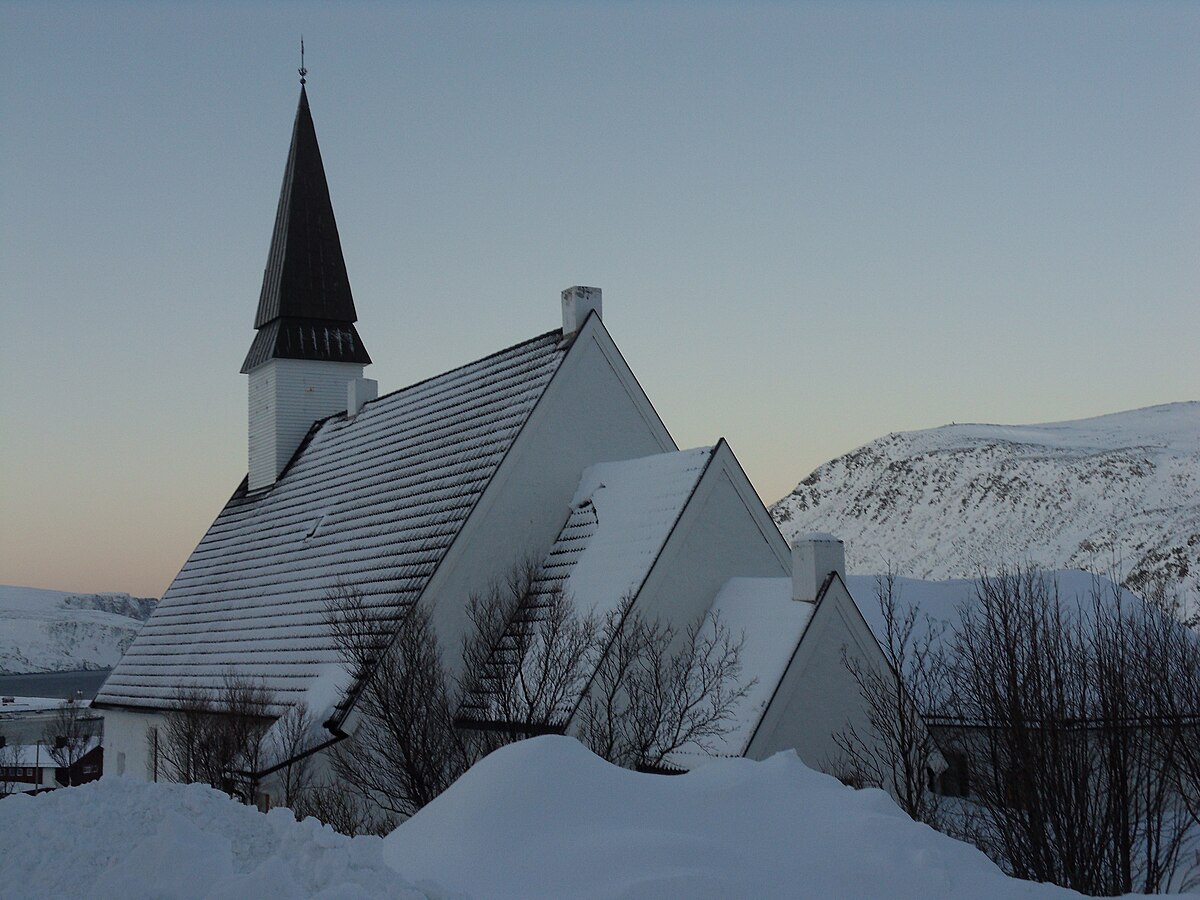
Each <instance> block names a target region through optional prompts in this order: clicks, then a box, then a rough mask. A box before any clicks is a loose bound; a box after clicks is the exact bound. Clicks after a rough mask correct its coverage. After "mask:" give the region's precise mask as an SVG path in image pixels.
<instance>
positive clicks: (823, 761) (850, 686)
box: [746, 578, 887, 771]
mask: <svg viewBox="0 0 1200 900" xmlns="http://www.w3.org/2000/svg"><path fill="white" fill-rule="evenodd" d="M843 647H845V648H846V650H847V652H848V653H849V654H851V655H852V656H854V657H856V658H858V659H860V660H862V661H864V662H866V663H868V664H870V665H875V666H883V667H886V665H887V663H886V661H885V660H884V658H883V654H882V651H881V650H880V649H879V645H878V644H877V643H876V641H875V637H874V635H872V634H871V631H870V629H869V628H868V627H867V625H866V623H865V622H864V621H863V619H862V616H861V615H860V614H859V612H858V609H857V607H855V605H854V601H853V599H851V597H850V594H849V592H848V591H847V590H846V588H845V585H843V584H842V582H841V580H840V579H838V578H835V579H834V580H833V582H832V584H830V586H829V590H828V592H827V593H826V595H825V597H824V598H823V599H822V601H821V603H820V605H818V607H817V609H816V611H815V612H814V613H813V617H812V620H811V621H810V622H809V626H808V629H807V630H806V631H805V633H804V637H803V639H802V640H801V643H800V647H799V649H798V650H797V652H796V655H795V657H794V658H793V659H792V663H791V665H790V666H789V667H788V670H787V672H786V673H785V675H784V677H783V680H782V682H781V684H780V688H779V690H778V692H777V693H776V695H775V699H774V701H773V702H772V703H771V706H770V707H769V708H768V709H767V711H766V713H765V715H764V716H763V719H762V723H761V724H760V725H759V728H758V732H757V733H756V734H755V736H754V739H753V740H752V741H751V743H750V749H749V751H748V752H747V754H746V755H747V756H749V757H750V758H751V759H766V758H767V757H768V756H770V755H772V754H773V753H777V752H779V751H780V750H786V749H789V748H795V750H796V752H797V753H798V754H799V756H800V758H801V759H802V760H804V762H805V763H807V764H808V765H809V766H811V767H812V768H814V769H821V770H822V771H829V770H830V768H831V766H832V765H833V764H834V763H835V762H836V760H837V759H838V757H839V755H840V751H839V750H838V748H837V746H836V745H835V744H834V743H833V734H834V733H835V732H838V731H841V730H843V729H844V728H845V727H846V725H847V723H848V722H853V723H854V725H855V726H856V727H857V728H858V730H859V732H860V733H861V734H863V735H868V734H870V733H871V728H870V723H869V721H868V718H867V710H866V707H865V704H864V703H863V700H862V698H861V697H860V696H859V692H858V685H857V683H856V682H855V681H854V678H853V676H852V675H851V674H850V672H849V670H847V668H846V666H845V664H844V663H843V662H842V648H843Z"/></svg>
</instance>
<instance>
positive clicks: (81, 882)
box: [0, 776, 428, 900]
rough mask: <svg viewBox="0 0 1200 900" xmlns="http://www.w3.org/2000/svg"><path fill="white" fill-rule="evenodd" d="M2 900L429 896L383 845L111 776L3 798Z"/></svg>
mask: <svg viewBox="0 0 1200 900" xmlns="http://www.w3.org/2000/svg"><path fill="white" fill-rule="evenodd" d="M0 834H2V835H4V849H3V852H2V853H0V895H2V896H3V897H5V898H6V900H21V898H30V900H32V898H39V900H43V898H47V897H55V898H61V900H69V898H75V897H79V898H83V897H87V898H97V900H102V898H118V897H119V898H127V897H159V898H177V900H185V898H202V897H212V898H216V897H225V898H234V897H254V898H262V900H273V898H299V897H319V898H326V900H357V898H368V897H371V898H374V897H400V898H414V900H415V898H423V897H426V896H428V895H427V894H425V893H422V892H420V891H417V890H416V889H415V888H413V887H412V886H411V885H409V884H407V883H406V882H405V881H404V880H403V879H401V878H400V877H399V876H398V875H397V874H396V873H395V872H394V871H393V870H392V869H390V868H388V867H387V866H386V865H385V864H384V862H383V858H382V853H381V850H382V848H383V840H382V839H381V838H376V837H357V838H353V839H351V838H348V837H345V836H343V835H340V834H338V833H336V832H335V831H333V830H332V829H331V828H328V827H326V826H323V825H321V824H319V823H318V822H317V821H316V820H315V819H306V820H305V821H303V822H296V821H295V819H294V818H293V817H292V814H291V813H290V812H288V811H287V810H282V809H280V810H273V811H272V812H271V813H269V814H268V815H265V816H264V815H263V814H262V813H260V812H258V811H257V810H256V809H252V808H250V807H247V806H242V805H240V804H238V803H235V802H234V801H233V800H230V799H229V798H228V797H226V796H225V795H224V794H222V793H219V792H218V791H214V790H212V789H211V788H207V787H201V786H199V785H173V784H172V785H166V784H147V783H141V782H135V781H131V780H128V779H124V778H114V777H112V776H105V777H104V778H103V779H101V780H100V781H98V782H95V783H94V784H90V785H85V786H83V787H77V788H69V789H65V790H59V791H54V792H52V793H49V794H42V795H40V796H37V797H26V796H13V797H6V798H5V799H3V800H0Z"/></svg>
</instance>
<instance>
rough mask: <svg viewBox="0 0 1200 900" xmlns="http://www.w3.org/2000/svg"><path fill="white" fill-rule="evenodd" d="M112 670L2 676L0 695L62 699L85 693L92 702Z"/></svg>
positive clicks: (0, 679)
mask: <svg viewBox="0 0 1200 900" xmlns="http://www.w3.org/2000/svg"><path fill="white" fill-rule="evenodd" d="M111 671H112V669H90V670H88V671H85V672H45V673H42V674H39V675H0V694H3V695H4V696H5V697H61V698H62V699H64V700H65V699H67V698H68V697H73V696H75V692H76V691H81V692H82V693H83V699H85V700H91V699H92V698H93V697H95V696H96V692H97V691H99V690H100V685H102V684H104V679H105V678H107V677H108V673H109V672H111Z"/></svg>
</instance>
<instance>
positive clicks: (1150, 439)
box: [771, 401, 1200, 610]
mask: <svg viewBox="0 0 1200 900" xmlns="http://www.w3.org/2000/svg"><path fill="white" fill-rule="evenodd" d="M771 513H772V515H773V516H774V517H775V521H776V522H777V523H778V524H779V527H780V529H781V530H782V531H783V533H784V535H785V536H786V537H788V538H791V537H794V536H795V535H797V534H800V533H803V532H807V531H830V532H833V533H835V534H837V535H838V536H839V537H841V538H842V539H843V540H844V541H845V542H846V564H847V567H848V568H849V570H850V571H853V572H861V573H868V572H880V571H883V570H884V569H886V568H887V566H888V565H889V564H891V565H892V566H893V567H894V568H896V570H897V571H898V572H899V573H900V574H902V575H907V576H912V577H916V578H927V579H946V578H965V577H971V576H974V575H976V574H978V571H979V569H980V568H981V567H986V568H995V567H996V566H997V565H999V564H1001V563H1009V564H1011V563H1031V564H1034V565H1037V566H1042V567H1045V568H1052V569H1069V568H1083V569H1088V570H1091V571H1098V572H1108V571H1111V570H1112V568H1113V566H1114V563H1115V565H1116V567H1117V569H1118V571H1119V573H1120V574H1121V575H1122V576H1123V577H1124V580H1125V583H1126V584H1128V585H1129V586H1130V587H1133V588H1135V589H1136V588H1137V587H1139V586H1140V585H1141V584H1143V583H1144V581H1145V580H1146V579H1147V578H1150V577H1154V576H1156V575H1165V576H1167V577H1169V578H1171V579H1173V580H1175V581H1176V582H1178V583H1180V584H1182V586H1183V590H1184V592H1185V598H1186V600H1187V602H1188V603H1189V605H1190V606H1191V608H1192V609H1193V610H1194V609H1196V608H1197V606H1198V605H1200V402H1194V401H1193V402H1189V403H1170V404H1166V405H1163V406H1152V407H1148V408H1146V409H1138V410H1132V411H1130V412H1121V413H1114V414H1112V415H1107V416H1100V417H1097V418H1093V419H1080V420H1077V421H1073V422H1054V423H1050V424H1045V425H1022V426H1011V425H947V426H943V427H941V428H933V429H929V430H926V431H912V432H904V433H899V434H889V435H887V436H885V437H882V438H879V439H878V440H875V441H872V442H871V443H869V444H867V445H865V446H863V447H860V448H858V449H857V450H854V451H852V452H850V453H847V454H846V455H844V456H840V457H838V458H837V459H835V460H832V461H831V462H828V463H826V464H825V465H823V466H821V467H820V468H818V469H817V470H816V471H815V472H813V473H812V474H811V475H809V476H808V477H807V478H805V479H804V480H803V481H802V482H800V484H798V485H797V486H796V489H795V490H794V491H793V492H792V493H791V494H789V495H788V496H787V497H784V498H783V499H782V500H780V501H779V502H778V503H776V504H775V505H774V506H773V507H772V508H771Z"/></svg>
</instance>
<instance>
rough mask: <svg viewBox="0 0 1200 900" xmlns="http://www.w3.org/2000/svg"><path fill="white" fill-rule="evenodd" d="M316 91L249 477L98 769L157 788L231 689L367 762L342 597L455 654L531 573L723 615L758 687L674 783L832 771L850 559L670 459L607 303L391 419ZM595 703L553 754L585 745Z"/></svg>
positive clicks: (281, 240)
mask: <svg viewBox="0 0 1200 900" xmlns="http://www.w3.org/2000/svg"><path fill="white" fill-rule="evenodd" d="M301 84H302V86H301V92H300V100H299V107H298V109H297V111H296V118H295V124H294V128H293V132H292V138H291V145H290V148H289V150H288V157H287V164H286V167H285V169H284V177H283V185H282V188H281V191H280V197H279V205H278V211H277V213H276V217H275V224H274V230H273V232H272V236H271V243H270V250H269V253H268V257H267V264H266V269H265V272H264V276H263V283H262V288H261V292H260V295H259V301H258V307H257V312H256V314H255V319H254V328H255V335H254V338H253V340H252V342H251V344H250V348H249V351H248V352H247V354H246V359H245V363H244V364H243V366H242V372H243V373H244V374H245V375H246V376H247V378H248V383H249V387H248V396H249V414H248V429H249V431H248V459H247V475H246V477H245V479H244V480H243V481H242V483H241V484H240V485H239V486H238V487H237V489H236V490H235V491H234V492H233V495H232V497H231V498H230V499H229V501H228V503H227V504H226V505H225V507H224V509H223V510H222V511H221V512H220V514H219V515H218V516H217V518H216V521H214V522H213V524H212V526H211V527H210V528H209V530H208V532H207V533H206V534H205V535H204V537H203V539H202V540H201V541H200V543H199V545H198V546H197V547H196V549H195V550H194V551H193V552H192V554H191V556H190V557H189V558H188V560H187V561H186V563H185V564H184V566H183V568H182V569H181V570H180V572H179V574H178V575H177V576H176V577H175V579H174V581H173V582H172V583H171V585H170V587H169V588H168V590H167V592H166V594H165V595H164V596H163V598H162V601H161V603H160V604H159V606H158V608H157V609H156V610H155V612H154V614H153V615H152V616H151V618H150V620H149V621H148V622H147V623H146V625H145V627H144V628H143V629H142V631H141V633H140V634H139V635H138V637H137V639H136V640H135V641H134V643H133V645H132V646H131V647H130V648H129V651H128V652H127V653H126V654H125V656H124V657H123V658H122V659H121V661H120V663H119V664H118V665H117V666H116V668H115V669H114V670H113V672H112V673H111V675H110V676H109V678H108V680H107V681H106V682H105V684H104V686H103V688H102V689H101V691H100V693H99V695H98V696H97V698H96V701H95V703H94V704H93V706H94V708H96V709H98V710H102V711H103V714H104V717H105V732H104V744H105V760H106V770H107V771H108V772H111V773H114V774H118V775H125V776H132V777H135V778H144V779H153V780H157V779H158V778H159V777H160V772H159V771H158V768H157V760H156V757H155V754H154V752H153V748H154V737H155V736H156V734H157V729H159V728H161V727H162V723H163V716H164V713H165V712H167V711H169V710H170V709H171V708H172V705H173V704H176V703H178V702H179V700H178V698H180V697H181V696H184V695H185V694H186V693H187V692H190V691H208V692H212V693H213V694H214V695H215V694H217V693H219V691H220V689H221V686H222V684H223V683H224V680H225V679H226V678H228V677H229V676H231V675H233V676H236V677H238V678H243V679H251V680H253V681H254V682H255V683H257V684H261V685H262V686H263V687H264V688H265V690H266V691H267V694H268V696H269V697H270V700H271V706H270V707H269V708H268V709H266V710H264V712H265V713H266V714H267V715H268V716H278V715H280V714H281V712H282V711H283V710H285V709H287V708H288V707H289V706H291V705H293V704H299V703H304V704H306V705H307V706H308V708H309V709H310V710H311V711H312V712H313V713H314V714H315V715H316V716H317V721H318V722H320V723H321V726H320V727H321V730H322V734H321V745H322V746H332V745H334V744H336V743H339V742H341V741H345V740H350V741H352V740H353V739H354V725H355V721H356V719H355V715H354V704H355V697H356V696H357V695H358V693H359V691H360V689H361V685H356V684H355V683H354V678H353V677H352V676H351V674H350V670H349V668H348V667H347V666H346V665H344V661H343V659H342V658H341V656H340V654H339V651H338V647H337V644H336V641H335V639H334V635H333V634H332V633H331V628H330V626H329V624H328V622H327V613H326V603H327V598H328V596H329V594H330V592H331V591H333V590H336V589H337V588H338V587H339V586H343V585H352V586H353V587H354V589H355V591H357V592H358V593H359V595H360V596H361V597H362V598H363V602H364V603H365V604H366V606H367V607H368V608H369V609H371V610H375V611H378V614H379V618H380V619H381V620H385V621H395V620H396V618H397V617H402V616H403V614H404V612H405V611H406V610H408V609H411V608H412V607H413V605H414V604H418V603H420V604H422V606H423V608H424V609H426V610H428V611H429V615H430V619H431V623H432V625H433V627H434V629H435V631H436V633H437V635H438V636H439V638H440V641H441V644H442V646H443V647H457V646H458V645H459V642H460V641H461V638H462V635H463V634H464V631H465V629H466V628H467V627H468V612H467V606H468V604H467V599H468V598H470V597H472V596H473V595H484V594H485V593H486V591H487V589H488V586H489V584H493V583H495V582H496V581H497V579H499V578H502V577H503V575H504V573H505V572H506V571H509V570H510V569H511V567H512V566H513V565H514V563H516V562H517V561H519V560H521V559H529V560H534V561H537V562H538V563H539V565H540V572H539V578H540V579H541V580H542V581H543V582H545V581H548V580H553V582H554V583H555V584H556V585H558V586H561V589H562V590H563V591H564V592H566V593H567V594H569V595H570V596H571V598H572V600H573V602H574V603H575V605H576V607H577V608H578V609H579V610H580V611H581V612H583V613H586V614H594V615H598V616H602V615H604V614H605V613H606V612H609V611H611V610H612V609H614V607H615V606H616V604H618V603H619V602H621V601H622V600H623V599H624V600H626V601H627V602H630V603H631V604H632V606H631V608H632V609H633V610H636V611H637V612H638V614H639V615H640V616H642V617H643V618H645V619H648V620H662V621H669V622H673V623H678V624H679V625H680V626H681V627H682V626H683V625H684V624H686V623H688V622H692V621H695V620H698V619H699V618H701V617H703V616H705V615H706V614H712V613H719V615H720V619H721V621H722V622H723V623H724V624H725V626H726V627H727V628H729V629H730V631H731V632H732V633H734V634H735V635H737V636H739V637H741V638H742V640H743V641H744V643H743V648H742V667H743V673H742V674H743V676H744V677H745V678H747V679H752V680H753V683H752V685H751V687H750V689H749V690H748V692H747V694H746V696H745V697H744V698H743V700H742V702H741V704H740V705H739V707H738V709H737V712H736V715H735V717H734V721H733V722H732V723H731V726H730V728H729V729H728V731H727V733H725V734H724V735H723V736H722V738H721V739H720V741H719V742H718V743H717V745H716V746H709V747H707V748H704V749H700V748H696V749H695V750H686V749H685V750H684V751H682V752H680V753H678V754H675V755H674V756H673V757H672V759H671V766H672V767H673V769H674V770H679V771H682V770H686V769H689V768H692V767H693V766H695V765H699V764H702V763H703V761H704V759H705V758H706V757H710V756H711V755H713V754H720V755H734V756H748V757H751V758H756V759H761V758H765V757H766V756H769V755H771V754H773V753H775V752H777V751H779V750H784V749H795V750H796V751H797V752H798V753H799V754H800V756H801V758H802V759H804V760H805V761H806V762H807V763H808V764H809V765H811V766H814V767H818V768H820V767H827V766H828V765H830V764H831V763H832V761H833V760H834V758H835V756H836V753H837V751H836V746H835V745H834V743H833V741H832V734H833V733H834V732H836V731H838V730H840V729H842V728H843V727H844V726H845V725H846V724H847V722H854V723H856V724H857V725H858V727H859V728H860V729H862V728H863V727H864V725H865V722H866V711H865V709H864V707H863V703H862V701H861V699H860V698H859V696H858V690H857V686H856V684H855V682H854V681H853V679H852V678H851V676H850V675H849V673H848V672H847V670H846V667H845V665H844V663H843V658H844V654H845V653H849V654H851V655H853V656H856V657H858V658H860V659H864V660H868V661H869V662H870V663H871V664H872V665H879V666H886V662H885V660H884V658H883V655H882V652H881V651H880V648H879V646H878V644H877V643H876V641H875V639H874V637H873V636H872V634H871V631H870V629H869V628H868V627H867V625H866V623H865V622H864V621H863V619H862V616H861V615H860V614H859V612H858V609H857V607H855V605H854V602H853V600H852V599H851V598H850V595H849V593H848V592H847V591H846V588H845V585H844V583H843V582H844V579H845V563H844V554H843V552H842V545H841V542H840V541H837V540H836V539H834V538H832V537H831V536H829V535H812V536H808V537H807V538H805V539H803V540H801V541H799V542H798V543H797V544H796V546H794V547H789V546H788V544H787V542H786V541H785V540H784V539H783V537H782V536H781V535H780V533H779V531H778V529H777V528H776V527H775V524H774V523H773V522H772V520H771V518H770V516H769V515H768V514H767V511H766V510H765V508H764V507H763V504H762V502H761V501H760V500H759V498H758V496H757V495H756V494H755V492H754V490H753V488H752V486H751V484H750V482H749V480H748V479H747V477H746V474H745V473H744V471H743V470H742V468H741V466H740V464H739V463H738V460H737V458H736V456H735V455H734V453H733V450H732V449H731V448H730V446H729V445H728V443H726V442H725V441H724V440H723V439H721V440H717V441H716V442H715V443H714V445H713V446H711V447H704V448H698V449H688V450H680V449H679V448H678V447H677V446H676V444H675V441H674V440H673V439H672V437H671V434H670V432H669V431H668V430H667V427H666V425H665V424H664V423H663V422H662V420H661V419H660V418H659V416H658V413H657V412H656V411H655V409H654V406H653V405H652V403H651V402H650V399H649V398H648V397H647V396H646V394H645V393H644V392H643V390H642V387H641V385H640V384H639V383H638V380H637V378H636V377H635V376H634V374H633V372H632V371H631V370H630V368H629V366H628V365H627V364H626V361H625V359H624V358H623V357H622V355H621V352H620V350H619V349H618V348H617V345H616V343H615V342H614V340H613V338H612V336H611V335H610V334H609V333H608V331H607V329H606V328H605V325H604V320H603V303H602V293H601V291H600V290H599V289H598V288H594V287H583V286H576V287H571V288H568V289H567V290H565V291H562V293H561V317H562V318H561V325H559V324H558V322H557V316H558V310H557V309H556V310H555V320H556V321H555V325H556V327H554V328H553V329H552V330H548V331H545V332H544V333H541V334H537V335H534V336H532V337H530V338H529V339H527V340H525V341H522V342H521V343H518V344H516V345H514V346H511V347H506V348H503V349H499V350H497V351H496V352H495V353H493V354H491V355H490V356H487V357H484V358H483V359H479V360H476V361H474V362H471V363H468V364H467V365H464V366H461V367H459V368H456V369H453V370H451V371H448V372H444V373H441V374H435V375H432V376H431V377H429V378H428V379H426V380H424V381H421V382H418V383H416V384H413V385H410V386H408V387H404V388H401V389H400V390H396V391H393V392H390V393H385V394H383V395H380V394H379V391H378V385H377V383H376V382H375V381H373V380H371V379H368V378H366V377H364V372H365V369H366V367H367V366H368V365H369V364H370V363H371V357H370V355H369V354H368V352H367V348H366V347H365V346H364V344H363V341H362V338H361V336H360V335H359V333H358V330H357V329H356V327H355V322H356V321H357V312H356V309H355V305H354V299H353V296H352V293H351V290H350V281H349V277H348V274H347V271H346V265H345V261H344V259H343V254H342V247H341V242H340V239H339V236H338V230H337V225H336V222H335V220H334V214H333V205H332V202H331V199H330V193H329V188H328V184H327V181H326V177H325V170H324V165H323V162H322V159H321V153H320V149H319V147H318V144H317V136H316V129H315V127H314V125H313V119H312V114H311V112H310V109H309V102H308V96H307V93H306V89H305V87H304V85H303V81H302V83H301ZM557 305H558V304H557V303H556V304H555V306H557ZM375 352H377V353H378V352H381V351H380V350H379V348H375ZM385 352H398V351H396V350H395V348H392V349H391V350H390V351H385ZM580 699H582V698H580V697H576V698H573V703H572V704H570V705H568V707H567V708H566V711H565V712H564V714H563V716H562V718H561V721H558V722H557V723H556V726H555V728H556V730H559V731H561V732H563V733H567V734H570V733H572V732H573V729H576V728H577V727H578V723H577V721H576V720H575V716H574V714H573V712H572V710H574V709H577V708H578V702H579V700H580ZM464 707H470V708H464V709H463V710H460V711H459V717H458V718H459V719H460V720H461V721H464V722H468V723H471V722H474V723H475V724H479V725H484V724H486V719H487V718H488V709H487V708H486V703H479V702H475V703H474V706H472V705H471V701H470V700H469V701H468V702H467V703H466V704H464Z"/></svg>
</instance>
